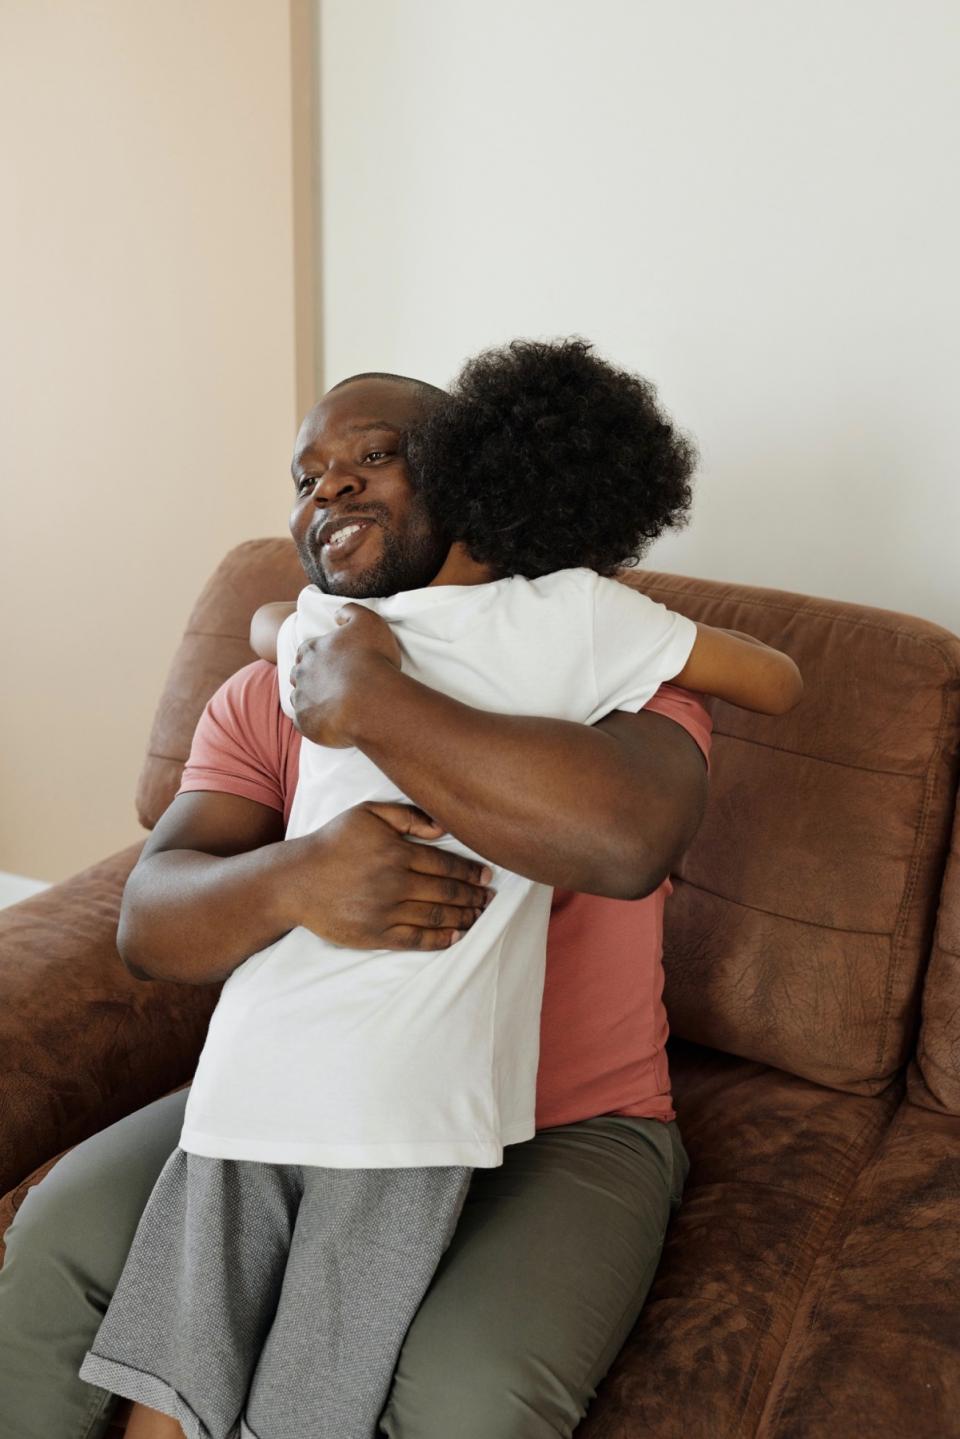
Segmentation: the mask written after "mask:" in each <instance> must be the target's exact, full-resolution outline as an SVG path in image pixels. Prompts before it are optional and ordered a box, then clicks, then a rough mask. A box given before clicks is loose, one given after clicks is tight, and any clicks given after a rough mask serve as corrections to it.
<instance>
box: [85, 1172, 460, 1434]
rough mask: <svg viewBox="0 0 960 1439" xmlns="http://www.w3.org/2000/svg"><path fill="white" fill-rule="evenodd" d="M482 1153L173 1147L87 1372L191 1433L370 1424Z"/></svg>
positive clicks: (311, 1430)
mask: <svg viewBox="0 0 960 1439" xmlns="http://www.w3.org/2000/svg"><path fill="white" fill-rule="evenodd" d="M472 1173H473V1170H472V1169H469V1168H464V1167H461V1166H452V1165H451V1166H436V1167H431V1168H410V1169H402V1168H401V1169H326V1168H317V1167H313V1166H308V1165H304V1166H299V1165H292V1164H290V1165H283V1164H263V1163H259V1162H256V1161H252V1160H236V1159H211V1158H207V1157H206V1156H204V1155H198V1154H188V1153H186V1152H185V1151H184V1150H182V1149H180V1148H179V1147H178V1148H177V1149H175V1150H174V1152H173V1153H172V1154H171V1155H170V1157H169V1159H168V1160H167V1162H166V1164H165V1165H164V1166H163V1169H162V1170H161V1172H160V1176H159V1178H158V1180H157V1183H156V1185H155V1187H154V1189H153V1192H152V1194H151V1195H150V1198H149V1200H148V1201H147V1206H146V1209H145V1210H144V1212H143V1215H142V1217H141V1220H140V1223H139V1225H138V1228H137V1232H136V1234H135V1236H134V1240H133V1244H132V1246H131V1249H130V1252H129V1254H128V1256H127V1260H126V1263H125V1265H124V1268H123V1272H122V1274H121V1276H120V1280H119V1283H118V1285H117V1288H116V1291H115V1293H114V1296H113V1299H112V1300H111V1303H110V1306H109V1308H108V1309H107V1312H106V1315H105V1316H104V1319H103V1322H102V1323H101V1325H100V1328H99V1330H98V1332H97V1335H96V1338H95V1339H94V1341H93V1344H92V1345H91V1348H90V1350H89V1351H88V1353H87V1355H86V1357H85V1358H84V1360H83V1363H82V1365H81V1368H80V1377H81V1378H82V1379H84V1380H85V1381H86V1382H87V1383H89V1384H96V1385H99V1386H100V1387H101V1388H103V1389H108V1390H110V1391H112V1392H113V1393H114V1394H118V1395H122V1396H123V1397H124V1398H127V1399H136V1400H139V1401H140V1402H141V1403H143V1404H146V1405H148V1406H149V1407H150V1408H152V1409H158V1410H160V1412H161V1413H163V1414H169V1415H170V1416H171V1417H173V1418H175V1419H177V1420H178V1421H179V1423H180V1425H181V1427H182V1428H183V1430H184V1433H185V1434H186V1435H187V1439H236V1436H238V1435H239V1436H241V1439H303V1436H304V1435H306V1434H309V1435H310V1436H311V1439H374V1436H375V1434H376V1432H377V1421H378V1419H379V1417H380V1414H381V1411H382V1410H383V1407H384V1404H385V1403H386V1400H387V1396H388V1393H389V1390H390V1384H391V1380H392V1377H393V1372H394V1369H395V1367H396V1362H397V1356H398V1354H399V1352H400V1348H401V1345H402V1344H403V1340H404V1336H405V1335H406V1332H407V1330H408V1328H409V1327H410V1324H411V1322H412V1320H413V1317H414V1315H415V1313H416V1311H417V1309H418V1307H419V1305H420V1301H421V1300H422V1298H423V1296H424V1293H425V1291H426V1289H427V1287H428V1285H429V1283H430V1280H431V1279H432V1277H433V1274H434V1271H435V1270H436V1267H437V1264H438V1262H439V1260H440V1257H441V1255H442V1254H443V1252H444V1250H445V1249H446V1248H447V1246H448V1244H449V1243H450V1240H451V1238H452V1237H453V1232H454V1230H455V1228H456V1224H457V1220H458V1218H459V1215H460V1211H461V1209H462V1207H463V1203H464V1200H465V1198H466V1195H467V1190H468V1189H469V1186H470V1178H471V1175H472Z"/></svg>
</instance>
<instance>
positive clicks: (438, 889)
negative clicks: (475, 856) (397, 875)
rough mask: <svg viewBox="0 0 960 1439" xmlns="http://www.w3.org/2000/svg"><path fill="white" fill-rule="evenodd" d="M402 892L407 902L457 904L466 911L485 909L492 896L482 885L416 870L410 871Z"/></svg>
mask: <svg viewBox="0 0 960 1439" xmlns="http://www.w3.org/2000/svg"><path fill="white" fill-rule="evenodd" d="M401 891H402V894H403V898H404V900H405V901H409V900H417V901H420V902H421V903H423V904H455V905H458V906H460V907H462V908H464V909H483V907H484V905H485V904H486V903H487V897H488V896H490V895H491V894H492V892H491V891H490V890H489V889H486V888H485V887H484V886H483V885H482V884H468V883H467V881H466V880H463V879H449V878H448V877H447V876H446V875H443V874H423V873H422V872H420V871H418V870H415V869H412V870H410V871H409V873H408V875H407V877H406V879H405V880H404V881H403V883H402V886H401ZM440 927H441V928H442V926H440Z"/></svg>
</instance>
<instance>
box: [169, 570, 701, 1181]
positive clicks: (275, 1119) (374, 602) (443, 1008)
mask: <svg viewBox="0 0 960 1439" xmlns="http://www.w3.org/2000/svg"><path fill="white" fill-rule="evenodd" d="M358 603H361V604H365V605H367V606H369V607H370V608H371V609H373V610H375V611H377V612H378V613H379V614H380V615H382V616H383V618H384V619H385V620H387V621H388V622H389V624H390V626H391V628H392V630H393V632H394V634H395V635H396V637H397V639H398V641H399V644H400V648H401V652H402V668H403V671H404V673H405V674H409V675H411V676H412V677H413V678H415V679H417V680H420V681H421V682H422V683H424V684H426V685H429V686H430V687H431V688H432V689H436V690H442V691H443V692H444V693H445V694H448V695H451V696H452V697H453V698H455V699H458V700H461V701H463V702H464V703H466V704H468V705H471V706H473V707H474V708H476V709H486V710H490V711H492V712H495V713H510V714H517V715H524V714H527V715H549V716H553V717H555V718H562V719H569V720H577V721H581V722H582V723H584V724H593V723H594V722H595V721H596V720H598V719H600V718H602V717H603V716H604V715H606V714H609V713H610V711H611V710H615V709H626V710H632V711H636V710H639V709H641V708H642V707H643V705H645V704H646V702H647V701H648V700H649V699H650V698H651V697H652V696H653V694H654V693H655V692H656V690H657V689H658V688H659V686H660V684H661V683H662V682H663V681H664V680H669V679H672V678H674V677H675V676H676V675H677V674H678V673H679V672H680V670H681V669H682V668H683V666H684V664H685V663H686V661H687V658H688V656H689V654H690V651H691V649H692V647H693V642H694V640H695V638H696V627H695V625H694V624H693V623H692V621H690V620H688V619H685V618H684V617H683V616H681V615H678V614H674V613H673V612H672V611H669V610H667V609H665V608H664V606H663V605H661V604H657V603H656V602H654V601H653V600H650V599H648V598H647V597H646V596H645V595H642V594H639V593H638V592H637V591H636V590H632V589H629V588H627V587H626V586H625V585H622V584H619V583H618V582H617V581H615V580H610V579H603V578H601V577H600V576H598V575H596V574H595V573H594V572H593V571H592V570H587V569H569V570H560V571H557V572H555V573H554V574H550V575H545V576H543V577H542V578H540V579H536V580H527V579H522V578H518V577H514V578H511V579H505V580H498V581H496V582H494V583H490V584H483V585H470V586H463V585H435V586H429V587H427V588H424V589H418V590H405V591H402V592H401V593H399V594H396V595H392V596H390V597H389V598H387V599H367V600H361V601H359V602H358ZM343 604H344V599H343V598H342V597H341V596H336V595H327V594H324V593H322V592H321V591H320V590H318V589H317V588H316V586H314V585H309V586H308V587H307V588H306V589H304V590H303V591H302V592H301V594H300V597H299V600H298V605H297V612H296V614H295V615H291V616H290V618H289V619H288V620H287V621H286V622H285V624H284V626H283V628H282V629H281V631H280V636H279V639H278V646H277V649H278V657H277V658H278V663H277V676H278V681H279V684H280V691H281V703H282V705H283V707H284V709H285V711H286V713H287V714H288V715H290V716H291V717H292V709H291V706H290V684H289V673H290V669H291V667H292V665H293V662H294V658H295V655H296V651H297V647H298V645H300V644H302V643H303V642H304V641H305V640H306V639H308V638H310V637H313V636H316V635H318V634H324V633H328V632H329V631H330V630H332V629H333V628H334V627H335V624H334V616H335V614H336V613H337V611H338V610H339V609H340V608H341V606H342V605H343ZM374 799H376V800H402V801H406V800H407V796H406V795H404V794H402V793H401V791H400V790H398V789H397V787H396V786H395V785H394V784H393V783H392V781H390V780H389V779H388V778H387V777H386V775H384V774H383V772H382V771H381V770H379V769H378V768H377V767H376V765H374V764H373V763H372V762H371V761H370V760H369V759H367V757H366V755H364V754H363V753H361V751H360V750H357V749H353V748H351V749H331V748H328V747H325V746H322V745H317V744H313V743H311V742H310V741H308V740H306V739H304V740H303V742H302V745H301V749H300V773H299V780H298V784H297V789H296V793H295V796H294V801H293V808H292V811H291V814H290V822H289V825H288V827H287V838H288V839H293V838H295V837H297V836H299V835H303V834H307V833H310V832H311V831H313V830H315V829H317V828H318V827H319V826H321V825H324V824H326V823H327V822H328V821H329V820H331V819H333V818H334V816H336V815H338V814H340V813H341V812H342V811H343V810H345V809H348V808H350V807H351V806H353V805H356V804H359V803H361V802H362V801H364V800H374ZM436 843H437V844H438V845H439V846H440V847H442V848H445V849H451V850H455V851H456V852H457V853H458V854H463V855H469V856H471V857H472V858H475V859H480V858H483V857H482V856H479V855H476V854H475V853H474V851H472V850H469V849H467V848H466V846H464V845H462V844H461V843H460V842H459V841H458V840H456V839H454V838H453V837H452V836H450V835H445V836H443V837H442V838H441V839H440V840H438V841H437V842H436ZM487 862H489V861H487ZM491 867H492V869H493V880H492V887H493V889H494V890H495V891H496V893H495V897H494V899H493V900H492V901H491V903H490V904H489V905H488V906H487V908H486V910H485V911H484V912H483V914H482V915H481V916H480V918H479V919H478V920H477V921H476V922H475V924H474V925H473V927H472V928H471V929H470V930H468V931H467V932H466V934H465V935H464V936H463V938H462V939H460V940H458V941H457V942H456V943H454V944H453V945H451V946H450V947H449V948H445V949H440V950H431V951H427V952H424V951H420V950H409V951H397V950H388V949H375V950H354V949H348V948H345V947H343V946H339V945H336V944H331V943H329V942H328V941H326V940H323V939H321V938H320V937H319V936H318V935H316V934H314V933H313V932H312V931H310V930H307V929H305V928H302V927H298V928H297V929H293V930H291V931H290V932H289V933H288V934H286V935H284V936H283V938H281V939H279V940H277V941H276V942H275V943H274V944H271V945H269V946H268V947H267V948H266V949H264V950H261V951H260V952H259V953H257V954H254V955H251V957H250V958H249V959H247V960H246V961H245V962H244V963H243V964H241V965H239V966H238V967H237V968H236V969H235V970H234V971H233V973H232V974H231V975H230V977H229V978H228V979H227V981H226V983H225V984H224V986H223V989H222V991H221V993H220V997H219V1000H218V1003H217V1007H216V1009H215V1011H214V1013H213V1015H212V1017H211V1020H210V1026H209V1030H208V1033H207V1038H206V1043H205V1045H204V1048H203V1052H202V1054H201V1056H200V1060H199V1064H198V1066H197V1072H196V1076H195V1078H194V1081H193V1085H192V1087H191V1089H190V1094H189V1097H188V1100H187V1106H186V1112H185V1118H184V1124H183V1130H182V1133H181V1135H180V1147H181V1148H182V1149H185V1150H188V1151H189V1152H191V1153H194V1154H205V1155H212V1156H214V1157H220V1158H227V1159H253V1160H261V1161H266V1162H269V1163H276V1164H310V1165H320V1166H325V1167H328V1168H350V1169H357V1168H396V1167H404V1166H427V1165H442V1164H458V1165H470V1166H473V1167H479V1168H489V1167H493V1166H495V1165H498V1164H501V1163H502V1161H503V1146H504V1145H505V1144H515V1143H518V1142H519V1141H521V1140H525V1139H529V1138H531V1137H532V1135H533V1133H534V1113H535V1104H536V1077H537V1062H538V1058H539V1035H540V1004H541V999H542V994H543V976H544V960H545V954H546V935H547V924H548V921H549V914H550V903H551V897H552V890H551V889H550V888H549V886H546V885H542V884H537V883H535V882H534V881H533V880H529V879H525V878H523V877H522V876H521V875H517V874H514V873H512V872H511V871H509V870H505V869H503V868H501V867H499V866H496V865H493V866H491Z"/></svg>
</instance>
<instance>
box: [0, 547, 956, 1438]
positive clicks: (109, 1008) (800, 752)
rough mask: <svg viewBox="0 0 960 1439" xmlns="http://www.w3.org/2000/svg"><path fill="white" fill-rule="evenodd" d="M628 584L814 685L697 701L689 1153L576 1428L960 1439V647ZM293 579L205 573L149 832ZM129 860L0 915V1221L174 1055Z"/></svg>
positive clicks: (274, 560)
mask: <svg viewBox="0 0 960 1439" xmlns="http://www.w3.org/2000/svg"><path fill="white" fill-rule="evenodd" d="M629 582H630V583H631V584H635V585H637V586H638V587H639V588H641V589H643V590H645V591H647V593H649V594H650V595H652V596H653V597H654V598H656V599H658V600H662V601H663V602H664V603H666V604H667V605H669V606H671V607H672V608H674V609H677V610H680V611H681V612H683V613H685V614H688V615H690V616H691V617H692V618H694V619H699V620H704V621H707V622H710V623H713V624H718V625H722V626H726V627H728V628H731V629H738V630H743V631H746V632H747V633H750V634H754V635H756V636H758V637H759V638H760V639H763V640H767V641H769V642H770V643H772V644H775V645H779V646H781V647H782V648H783V649H785V650H787V651H788V653H790V654H791V655H792V656H793V657H794V658H795V659H796V660H797V662H798V664H799V665H800V667H801V669H802V671H803V674H804V678H805V681H806V693H805V696H804V699H803V701H802V702H801V704H800V705H799V706H798V708H797V709H796V710H795V711H794V712H793V713H792V714H790V715H788V716H786V717H785V718H779V719H771V718H767V717H764V716H760V715H752V714H748V713H746V712H744V711H741V710H736V709H732V708H730V707H727V706H724V705H722V704H719V703H717V704H716V705H715V707H714V723H715V739H714V759H713V774H712V783H711V794H710V802H709V806H708V811H707V815H706V818H705V820H704V823H703V826H702V828H701V830H700V833H699V835H698V836H697V839H696V841H695V843H694V845H693V847H692V849H691V850H690V852H689V854H688V856H687V858H686V859H685V860H684V862H683V865H682V868H681V870H680V872H679V874H678V875H677V877H676V893H675V894H674V896H673V897H672V899H671V901H670V903H669V904H668V906H667V933H666V971H667V989H666V998H667V1004H668V1008H669V1015H670V1023H671V1029H672V1037H671V1041H670V1055H671V1069H672V1074H673V1084H674V1095H675V1101H676V1107H677V1111H678V1115H679V1119H680V1123H681V1127H682V1132H683V1135H684V1139H685V1141H686V1145H687V1148H688V1150H689V1152H690V1156H691V1161H692V1168H691V1173H690V1178H689V1181H688V1185H687V1192H686V1197H685V1200H684V1204H683V1208H682V1210H681V1212H680V1213H679V1215H678V1216H677V1217H676V1218H675V1220H674V1221H673V1223H672V1225H671V1228H670V1232H669V1234H668V1238H667V1243H666V1247H665V1250H664V1254H663V1259H662V1263H661V1265H660V1269H659V1272H658V1276H657V1279H656V1280H655V1283H654V1285H653V1288H652V1290H651V1293H650V1296H649V1299H648V1301H647V1304H646V1306H645V1308H644V1310H643V1313H642V1314H641V1316H640V1319H639V1321H638V1323H637V1325H636V1327H635V1328H634V1330H633V1332H632V1334H631V1335H630V1338H629V1340H628V1341H627V1343H626V1345H625V1347H624V1349H623V1350H622V1352H621V1353H620V1355H619V1357H618V1358H617V1360H616V1361H615V1363H614V1365H613V1367H612V1369H611V1371H610V1373H609V1375H608V1376H607V1378H606V1379H605V1380H604V1381H603V1383H602V1384H601V1385H600V1387H599V1390H598V1392H597V1397H596V1399H595V1400H594V1402H593V1404H592V1406H591V1409H590V1412H589V1414H588V1415H587V1418H586V1419H585V1420H584V1422H583V1424H582V1425H581V1426H580V1428H579V1429H578V1434H582V1435H584V1436H585V1439H635V1436H636V1439H639V1436H641V1435H643V1436H646V1435H651V1436H658V1439H726V1436H741V1435H742V1436H755V1439H828V1436H829V1439H848V1436H861V1435H869V1436H881V1439H894V1436H903V1435H906V1436H911V1439H947V1436H950V1435H960V824H958V819H957V814H956V808H957V781H958V766H960V639H958V638H957V637H956V636H954V635H952V634H950V633H948V632H947V631H946V630H943V629H940V628H939V627H937V626H936V625H933V624H929V623H927V622H925V621H923V620H919V619H913V618H911V617H909V616H906V615H900V614H893V613H890V612H887V611H884V610H878V609H871V608H867V607H865V606H859V605H851V604H841V603H838V602H833V601H829V600H821V599H813V598H810V597H808V596H805V595H793V594H786V593H783V592H780V591H776V590H767V589H756V588H748V587H746V586H743V585H730V584H719V583H713V582H708V581H704V580H695V579H683V578H679V577H677V576H673V575H666V574H655V573H652V572H649V571H648V572H637V573H635V574H633V575H632V576H631V577H630V580H629ZM302 583H303V580H302V575H301V572H300V569H299V566H298V564H297V561H296V557H295V554H294V550H293V548H292V546H291V545H290V544H289V543H288V542H286V541H281V540H263V541H253V542H251V543H249V544H246V545H241V546H240V547H239V548H238V549H236V550H234V551H233V552H232V553H231V554H230V555H228V557H227V558H226V560H225V561H224V562H223V564H222V565H221V566H220V568H219V569H218V570H217V572H216V574H215V575H214V577H213V578H212V580H211V581H210V583H209V584H208V586H207V588H206V589H205V591H204V593H203V595H202V596H201V598H200V600H199V601H198V603H197V605H196V608H195V610H194V613H193V615H192V617H191V620H190V624H189V628H188V630H187V633H186V635H185V636H184V639H183V642H182V644H181V646H180V649H179V651H178V653H177V656H176V658H175V660H174V662H173V666H172V669H171V672H170V676H169V679H168V681H167V686H166V689H165V691H164V694H163V698H162V700H161V703H160V706H159V709H158V712H157V718H156V721H155V724H154V728H153V734H152V736H151V740H150V746H149V753H148V756H147V760H146V764H145V766H144V770H143V774H142V778H141V781H140V787H139V793H138V807H139V813H140V818H141V820H142V822H143V824H144V825H145V826H146V827H147V828H149V827H150V826H151V825H152V824H153V823H154V822H155V821H156V819H157V817H158V815H159V814H160V813H161V812H162V811H163V809H164V808H165V806H166V805H167V804H168V803H169V801H170V799H171V798H172V796H173V794H174V791H175V789H176V787H177V783H178V778H179V775H180V771H181V767H182V765H183V762H184V759H185V757H186V755H187V752H188V749H189V745H190V737H191V734H192V731H193V728H194V725H195V724H196V721H197V718H198V716H199V714H200V711H201V709H202V707H203V704H204V703H205V701H206V699H207V698H208V696H209V695H210V694H211V693H212V692H213V691H214V689H215V688H216V687H217V686H218V685H219V684H220V683H221V681H222V680H223V679H224V678H225V677H226V676H227V675H229V674H230V673H231V672H232V671H234V670H236V669H237V668H239V667H240V666H241V665H244V664H246V663H248V662H249V661H250V659H251V654H250V651H249V649H248V647H247V627H248V622H249V618H250V615H251V613H252V611H253V609H254V608H255V607H256V606H257V605H258V604H260V603H262V602H263V601H264V600H266V599H278V598H284V597H291V598H292V597H293V596H294V595H295V594H296V593H297V591H298V589H299V588H300V586H301V584H302ZM624 643H625V644H626V643H629V636H627V635H625V636H624ZM138 849H139V846H133V847H132V848H130V849H127V850H124V851H123V852H122V853H120V854H116V855H113V856H112V857H111V858H109V859H105V860H103V861H102V863H100V864H97V865H95V866H94V867H93V868H91V869H89V870H87V871H85V872H84V873H83V874H80V875H78V876H76V878H74V879H71V880H69V881H67V882H66V883H64V884H58V885H56V886H55V887H54V888H52V889H50V890H47V891H45V892H44V893H42V894H40V895H38V896H35V897H34V898H32V899H29V900H26V901H24V902H23V903H21V904H18V905H15V906H13V907H12V908H10V909H8V910H5V911H3V912H2V913H0V1050H2V1053H3V1056H4V1064H3V1066H2V1069H3V1074H2V1079H0V1085H2V1099H3V1108H2V1112H3V1115H4V1119H3V1132H2V1135H0V1171H2V1173H0V1194H4V1193H5V1194H6V1198H5V1200H4V1201H3V1203H2V1207H0V1233H3V1232H4V1231H5V1230H6V1228H7V1225H8V1224H9V1222H10V1219H11V1217H12V1215H13V1213H14V1211H15V1210H16V1208H17V1206H18V1205H19V1204H20V1202H21V1201H22V1199H23V1197H24V1195H25V1193H26V1192H27V1189H28V1188H29V1186H30V1185H32V1184H35V1183H36V1182H37V1181H38V1180H39V1179H40V1178H42V1176H43V1175H44V1174H45V1173H46V1172H47V1170H48V1169H49V1168H50V1167H51V1165H53V1164H54V1163H55V1162H56V1159H57V1158H59V1156H60V1155H61V1154H62V1153H63V1152H65V1151H66V1150H67V1149H69V1148H70V1147H72V1146H73V1145H75V1144H77V1143H78V1142H79V1141H81V1140H83V1139H84V1138H86V1136H88V1135H90V1134H92V1133H94V1132H95V1131H97V1130H99V1129H101V1128H103V1127H104V1126H106V1125H108V1124H111V1123H112V1122H114V1121H115V1120H117V1119H119V1118H120V1117H121V1116H123V1115H125V1114H128V1113H130V1112H131V1111H132V1110H135V1109H137V1108H139V1107H140V1106H141V1105H144V1104H147V1103H148V1102H149V1101H151V1100H153V1099H156V1098H158V1097H159V1096H161V1095H163V1094H166V1093H168V1092H170V1091H171V1090H173V1089H177V1088H180V1087H182V1086H183V1085H185V1084H186V1083H188V1082H189V1080H190V1077H191V1075H192V1073H193V1069H194V1066H195V1063H196V1059H197V1056H198V1053H199V1051H200V1048H201V1045H202V1043H203V1038H204V1034H205V1032H206V1025H207V1020H208V1018H209V1015H210V1013H211V1010H212V1009H213V1006H214V1003H215V1001H216V997H217V992H218V991H217V987H216V986H213V987H210V986H205V987H198V988H192V987H190V986H181V985H173V984H163V983H142V982H138V981H137V980H135V979H133V978H132V977H131V976H130V975H129V974H128V973H127V971H126V970H125V969H124V967H123V964H122V963H121V961H120V959H119V957H118V955H117V952H116V948H115V943H114V938H115V928H116V922H117V913H118V908H119V903H120V895H121V891H122V889H123V885H124V881H125V879H126V877H127V874H128V873H129V871H130V868H131V866H132V865H133V863H134V860H135V859H136V856H137V853H138ZM51 1156H52V1157H51ZM8 1191H9V1192H8ZM126 1409H127V1406H126V1404H125V1403H124V1404H122V1405H118V1412H117V1423H118V1424H119V1422H120V1419H121V1418H122V1416H123V1415H124V1414H125V1413H126ZM117 1432H120V1429H119V1428H118V1430H117ZM51 1439H54V1436H51ZM305 1439H307V1436H305ZM450 1439H456V1436H455V1435H451V1436H450ZM490 1439H497V1436H496V1435H491V1436H490Z"/></svg>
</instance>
